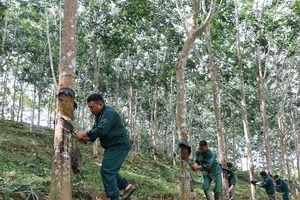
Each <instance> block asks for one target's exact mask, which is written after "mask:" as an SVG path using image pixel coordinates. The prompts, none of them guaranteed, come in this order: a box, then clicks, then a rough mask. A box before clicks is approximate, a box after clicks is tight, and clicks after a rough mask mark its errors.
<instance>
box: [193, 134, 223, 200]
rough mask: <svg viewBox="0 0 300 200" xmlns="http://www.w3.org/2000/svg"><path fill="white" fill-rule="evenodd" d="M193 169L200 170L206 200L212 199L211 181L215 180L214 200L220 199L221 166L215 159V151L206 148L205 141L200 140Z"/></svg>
mask: <svg viewBox="0 0 300 200" xmlns="http://www.w3.org/2000/svg"><path fill="white" fill-rule="evenodd" d="M192 170H193V171H197V170H200V171H202V188H203V190H204V193H205V196H206V199H207V200H213V196H212V194H211V192H210V186H211V182H212V181H214V182H215V187H214V195H215V200H220V199H221V193H222V177H221V167H220V165H219V163H218V161H217V159H216V154H215V152H214V151H213V150H212V149H210V148H208V146H207V142H206V141H205V140H201V141H200V143H199V150H198V151H197V152H196V160H195V164H194V165H193V166H192Z"/></svg>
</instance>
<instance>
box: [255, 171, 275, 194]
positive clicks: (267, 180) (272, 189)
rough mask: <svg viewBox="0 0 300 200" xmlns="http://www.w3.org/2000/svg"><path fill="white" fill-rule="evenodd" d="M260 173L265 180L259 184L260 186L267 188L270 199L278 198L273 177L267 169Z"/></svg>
mask: <svg viewBox="0 0 300 200" xmlns="http://www.w3.org/2000/svg"><path fill="white" fill-rule="evenodd" d="M259 174H260V176H261V178H263V179H264V180H263V182H262V183H260V184H258V186H259V187H263V188H265V190H266V193H267V194H268V198H269V200H276V192H275V187H274V183H273V181H272V178H271V177H270V176H269V175H268V174H267V173H266V172H265V171H262V172H260V173H259Z"/></svg>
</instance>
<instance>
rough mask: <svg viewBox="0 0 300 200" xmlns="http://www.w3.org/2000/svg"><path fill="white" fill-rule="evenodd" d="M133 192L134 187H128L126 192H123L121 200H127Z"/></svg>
mask: <svg viewBox="0 0 300 200" xmlns="http://www.w3.org/2000/svg"><path fill="white" fill-rule="evenodd" d="M135 190H136V187H135V186H134V185H130V187H129V188H128V189H127V190H124V192H123V195H122V198H121V200H125V199H126V200H127V199H128V198H129V197H130V196H131V195H132V193H133V192H134V191H135Z"/></svg>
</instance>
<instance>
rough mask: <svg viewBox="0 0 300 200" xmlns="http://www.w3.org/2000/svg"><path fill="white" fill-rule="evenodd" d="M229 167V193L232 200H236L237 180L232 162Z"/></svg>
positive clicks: (228, 163) (228, 164)
mask: <svg viewBox="0 0 300 200" xmlns="http://www.w3.org/2000/svg"><path fill="white" fill-rule="evenodd" d="M227 167H228V184H229V189H228V193H229V197H230V200H234V199H235V197H234V196H235V192H234V189H235V183H236V180H235V175H234V172H233V171H232V167H233V164H232V163H231V162H227Z"/></svg>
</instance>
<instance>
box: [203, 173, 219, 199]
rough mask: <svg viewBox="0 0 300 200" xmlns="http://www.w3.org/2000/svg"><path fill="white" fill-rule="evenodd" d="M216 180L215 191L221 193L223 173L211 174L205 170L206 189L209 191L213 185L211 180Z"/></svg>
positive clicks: (204, 186)
mask: <svg viewBox="0 0 300 200" xmlns="http://www.w3.org/2000/svg"><path fill="white" fill-rule="evenodd" d="M212 181H214V182H215V187H214V190H213V191H214V193H215V194H220V193H221V192H222V176H221V173H220V174H217V175H216V176H213V175H212V174H209V173H207V172H205V171H204V172H203V176H202V188H203V190H204V191H208V190H209V189H210V186H211V182H212Z"/></svg>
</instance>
